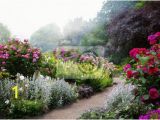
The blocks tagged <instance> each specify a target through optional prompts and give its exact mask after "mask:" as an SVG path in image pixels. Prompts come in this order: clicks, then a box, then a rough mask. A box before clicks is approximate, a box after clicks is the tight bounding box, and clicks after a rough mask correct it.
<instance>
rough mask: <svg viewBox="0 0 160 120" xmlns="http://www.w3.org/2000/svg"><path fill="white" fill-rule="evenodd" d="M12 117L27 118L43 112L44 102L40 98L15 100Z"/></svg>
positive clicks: (12, 106)
mask: <svg viewBox="0 0 160 120" xmlns="http://www.w3.org/2000/svg"><path fill="white" fill-rule="evenodd" d="M10 109H11V113H10V116H11V118H25V117H29V116H35V115H38V114H41V113H42V112H43V102H42V101H40V100H36V101H35V100H33V101H32V100H15V101H14V102H13V103H12V104H11V108H10Z"/></svg>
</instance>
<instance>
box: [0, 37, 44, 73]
mask: <svg viewBox="0 0 160 120" xmlns="http://www.w3.org/2000/svg"><path fill="white" fill-rule="evenodd" d="M40 63H41V52H40V50H39V49H36V48H33V47H31V46H30V44H29V43H28V41H27V40H24V42H21V41H19V40H17V39H13V40H11V41H9V42H7V43H5V44H1V45H0V67H1V70H2V71H3V70H6V71H7V72H9V73H10V74H11V75H16V74H17V73H21V74H23V75H24V76H32V75H33V74H34V72H35V71H36V70H38V69H39V67H40Z"/></svg>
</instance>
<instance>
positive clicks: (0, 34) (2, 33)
mask: <svg viewBox="0 0 160 120" xmlns="http://www.w3.org/2000/svg"><path fill="white" fill-rule="evenodd" d="M10 36H11V32H10V31H9V29H8V28H7V27H6V26H4V25H3V24H2V23H0V42H2V41H7V40H8V38H9V37H10Z"/></svg>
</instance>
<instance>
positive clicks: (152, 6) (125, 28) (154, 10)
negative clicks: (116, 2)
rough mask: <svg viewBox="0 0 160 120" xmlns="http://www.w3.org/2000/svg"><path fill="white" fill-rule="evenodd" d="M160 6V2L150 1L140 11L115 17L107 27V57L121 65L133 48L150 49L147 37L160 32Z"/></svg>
mask: <svg viewBox="0 0 160 120" xmlns="http://www.w3.org/2000/svg"><path fill="white" fill-rule="evenodd" d="M159 6H160V2H159V1H152V2H151V1H148V2H146V3H145V5H144V6H143V7H142V8H140V9H137V8H134V9H128V10H127V11H124V12H122V13H121V14H119V15H118V16H116V17H114V18H113V19H112V20H111V22H110V23H109V25H108V27H107V34H108V37H109V42H108V44H107V45H106V48H107V50H106V56H108V55H111V60H112V61H114V62H115V63H119V62H120V61H121V60H122V58H123V57H126V56H127V55H128V52H129V50H131V49H132V48H135V47H136V48H137V47H138V48H139V47H149V45H148V43H147V41H146V38H147V36H148V35H149V34H152V33H155V32H157V31H160V21H159V20H160V7H159Z"/></svg>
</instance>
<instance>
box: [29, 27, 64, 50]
mask: <svg viewBox="0 0 160 120" xmlns="http://www.w3.org/2000/svg"><path fill="white" fill-rule="evenodd" d="M61 39H62V34H61V32H60V28H59V27H58V26H57V25H56V24H48V25H46V26H44V27H41V28H40V29H39V30H37V31H36V32H35V33H33V34H32V35H31V38H30V42H31V44H33V45H34V46H36V47H40V48H41V49H42V51H48V50H53V48H54V47H55V46H56V45H58V43H59V41H60V40H61Z"/></svg>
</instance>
